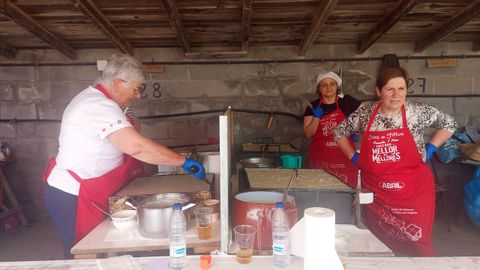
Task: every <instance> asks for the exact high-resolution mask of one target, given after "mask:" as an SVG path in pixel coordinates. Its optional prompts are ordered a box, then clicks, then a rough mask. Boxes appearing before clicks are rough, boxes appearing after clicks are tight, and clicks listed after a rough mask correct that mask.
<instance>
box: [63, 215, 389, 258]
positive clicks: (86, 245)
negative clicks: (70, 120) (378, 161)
mask: <svg viewBox="0 0 480 270" xmlns="http://www.w3.org/2000/svg"><path fill="white" fill-rule="evenodd" d="M190 224H195V222H194V220H193V221H191V222H190ZM336 231H337V235H338V234H347V235H349V243H348V244H349V246H348V250H349V254H350V256H393V253H392V251H391V250H390V249H389V248H388V247H387V246H385V244H383V243H382V242H381V241H380V240H378V238H377V237H375V236H374V235H373V234H372V233H371V232H370V231H369V230H362V229H359V228H357V227H356V226H355V225H350V224H336ZM219 243H220V222H218V221H216V222H214V223H213V224H212V238H211V239H208V240H200V239H198V237H197V230H196V227H195V226H192V225H190V227H189V229H188V231H187V247H197V246H212V245H213V246H214V245H217V246H219ZM164 249H168V239H167V238H163V239H153V238H146V237H143V236H142V235H140V233H139V232H138V228H137V227H133V228H129V229H124V230H119V229H116V228H115V227H113V225H112V222H111V221H110V220H109V219H105V220H104V221H103V222H102V223H100V224H99V225H98V226H97V227H95V228H94V229H93V230H92V231H91V232H90V233H89V234H88V235H87V236H86V237H85V238H83V239H82V240H81V241H80V242H78V243H77V244H76V245H75V246H74V247H73V248H72V250H71V253H72V254H74V255H76V256H77V255H80V254H99V253H109V252H130V251H151V250H164Z"/></svg>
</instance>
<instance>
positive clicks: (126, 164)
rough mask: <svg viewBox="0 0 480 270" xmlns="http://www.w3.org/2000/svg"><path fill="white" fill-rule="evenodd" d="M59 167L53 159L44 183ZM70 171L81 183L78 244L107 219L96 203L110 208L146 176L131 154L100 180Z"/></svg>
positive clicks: (77, 223) (104, 92) (78, 210)
mask: <svg viewBox="0 0 480 270" xmlns="http://www.w3.org/2000/svg"><path fill="white" fill-rule="evenodd" d="M97 89H99V90H100V91H101V92H102V93H103V94H105V96H107V97H108V98H110V95H108V93H107V92H106V91H105V89H104V88H103V87H102V86H101V85H97ZM55 164H56V161H55V158H52V159H50V162H49V164H48V165H47V168H46V170H45V173H44V174H43V182H44V184H46V183H47V179H48V176H49V175H50V172H51V171H52V169H53V168H54V167H55ZM68 172H69V173H70V175H72V177H73V178H75V180H77V181H78V183H80V191H79V194H78V203H77V221H76V242H78V241H80V240H81V239H82V238H83V237H85V235H87V234H88V233H89V232H90V231H91V230H93V228H95V227H96V226H97V225H98V224H100V222H102V221H103V220H104V218H105V216H104V214H103V213H102V212H100V211H99V210H98V209H97V208H96V207H95V206H94V205H93V203H94V204H96V205H97V206H99V207H101V208H102V209H105V210H107V209H108V208H109V206H108V197H109V196H111V195H112V194H113V193H114V192H116V191H118V190H119V189H120V188H121V187H123V186H124V185H126V184H127V183H129V182H130V181H132V180H133V179H135V178H137V177H140V176H143V174H144V171H143V164H142V163H141V162H140V161H138V160H137V159H135V158H133V157H131V156H129V155H124V160H123V164H122V165H120V166H118V167H116V168H115V169H113V170H111V171H110V172H108V173H106V174H104V175H102V176H99V177H95V178H89V179H82V178H80V177H79V176H78V175H77V174H76V173H75V172H73V171H70V170H68Z"/></svg>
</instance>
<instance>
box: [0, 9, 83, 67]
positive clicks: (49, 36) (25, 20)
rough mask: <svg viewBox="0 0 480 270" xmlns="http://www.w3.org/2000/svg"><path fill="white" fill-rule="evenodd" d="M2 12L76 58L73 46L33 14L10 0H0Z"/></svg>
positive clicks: (51, 44)
mask: <svg viewBox="0 0 480 270" xmlns="http://www.w3.org/2000/svg"><path fill="white" fill-rule="evenodd" d="M0 13H1V14H3V15H5V16H7V17H8V18H9V19H10V20H12V21H14V22H16V23H17V24H19V25H20V26H22V27H23V28H24V29H26V30H27V31H29V32H30V33H32V34H34V35H35V36H37V37H39V38H40V39H42V40H43V41H45V42H46V43H48V44H50V46H52V47H53V48H55V49H57V50H59V51H60V52H62V53H63V54H65V55H66V56H67V57H69V58H71V59H74V58H76V57H77V52H76V51H75V49H74V48H73V47H71V46H70V45H69V44H67V43H66V42H65V41H63V40H62V39H61V38H59V37H58V36H57V35H55V34H54V33H53V32H51V31H50V30H48V29H47V28H45V27H44V26H43V25H41V24H40V23H39V22H37V21H36V20H35V19H34V18H33V17H32V16H30V15H29V14H27V13H26V12H24V11H23V10H22V9H21V8H19V7H18V6H17V5H15V4H14V3H12V2H11V1H10V0H0Z"/></svg>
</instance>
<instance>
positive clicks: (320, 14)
mask: <svg viewBox="0 0 480 270" xmlns="http://www.w3.org/2000/svg"><path fill="white" fill-rule="evenodd" d="M337 3H338V0H323V1H320V5H318V7H317V10H315V15H314V16H313V20H312V22H311V23H310V29H309V30H308V31H307V34H306V35H305V37H304V38H303V40H302V42H301V43H300V50H299V54H300V55H302V56H304V55H305V53H306V52H307V50H308V49H309V48H310V46H312V44H313V42H314V41H315V37H316V36H317V34H318V33H319V32H320V30H321V29H322V27H323V25H324V24H325V22H326V21H327V19H328V16H329V15H330V13H331V12H332V10H333V8H334V7H335V6H336V5H337Z"/></svg>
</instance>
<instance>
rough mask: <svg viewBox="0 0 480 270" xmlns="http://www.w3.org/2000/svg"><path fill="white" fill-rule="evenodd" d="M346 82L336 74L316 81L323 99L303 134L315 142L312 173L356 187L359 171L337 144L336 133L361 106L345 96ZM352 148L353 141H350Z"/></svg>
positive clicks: (308, 115) (306, 120)
mask: <svg viewBox="0 0 480 270" xmlns="http://www.w3.org/2000/svg"><path fill="white" fill-rule="evenodd" d="M341 86H342V79H341V78H340V77H339V76H338V75H337V74H335V73H334V72H332V71H328V72H323V73H320V74H319V75H318V76H317V80H316V87H315V89H316V92H317V93H318V95H319V98H318V99H316V100H314V101H312V102H311V106H308V107H307V108H306V109H305V113H304V117H303V130H304V132H305V136H307V138H312V142H311V143H310V148H309V151H308V156H307V166H308V168H311V169H319V168H322V169H325V170H327V171H328V172H330V173H332V174H334V175H335V176H336V177H337V178H339V179H341V180H342V181H344V182H345V183H346V184H347V185H349V186H350V187H353V188H355V187H356V181H357V168H356V167H355V166H353V165H352V163H351V162H350V160H348V158H346V157H345V155H344V154H343V152H342V151H341V150H340V149H339V148H338V145H337V143H336V142H335V141H334V140H333V135H332V132H333V129H334V128H335V127H336V126H337V125H338V124H340V122H342V121H343V120H344V119H345V118H346V117H348V116H349V115H350V114H351V113H352V112H354V111H355V110H356V109H357V108H358V107H359V106H360V104H361V102H360V101H358V100H356V99H354V98H353V97H351V96H349V95H343V94H342V92H341ZM350 143H351V144H352V147H354V143H353V141H352V140H351V139H350Z"/></svg>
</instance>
